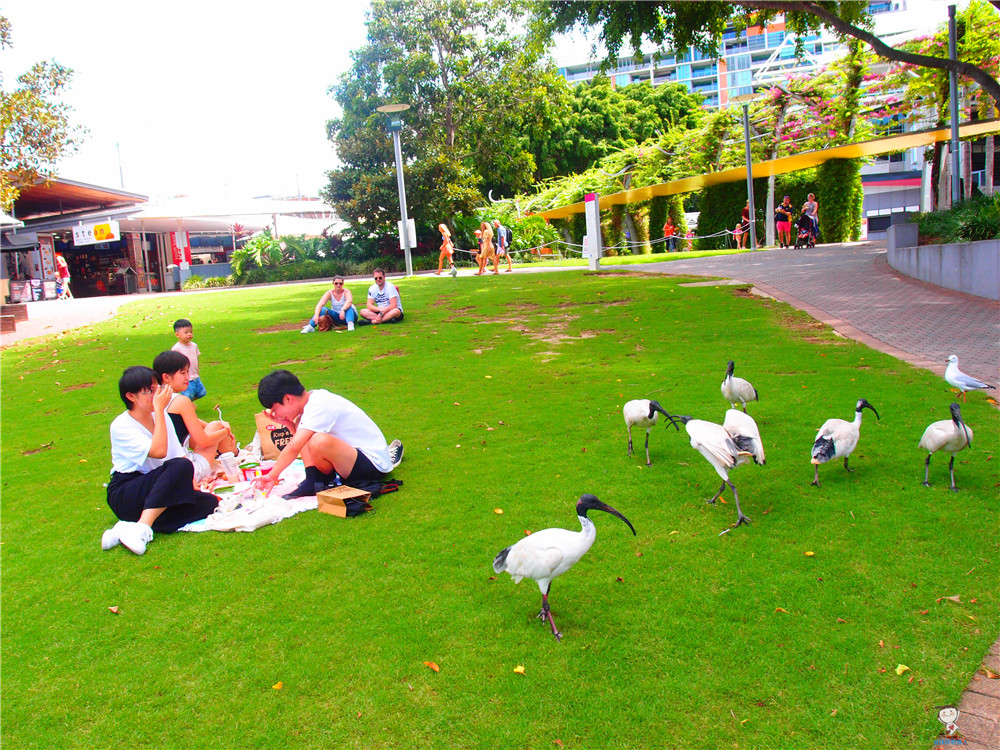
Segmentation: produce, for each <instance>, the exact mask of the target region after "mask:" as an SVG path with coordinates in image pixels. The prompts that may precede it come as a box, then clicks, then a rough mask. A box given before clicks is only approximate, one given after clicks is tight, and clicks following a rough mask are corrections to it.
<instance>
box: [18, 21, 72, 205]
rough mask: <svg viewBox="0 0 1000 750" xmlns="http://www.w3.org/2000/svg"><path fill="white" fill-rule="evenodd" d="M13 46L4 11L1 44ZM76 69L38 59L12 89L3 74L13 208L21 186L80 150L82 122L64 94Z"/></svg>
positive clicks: (46, 174)
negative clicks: (62, 97) (74, 118)
mask: <svg viewBox="0 0 1000 750" xmlns="http://www.w3.org/2000/svg"><path fill="white" fill-rule="evenodd" d="M10 46H11V31H10V23H9V21H8V20H7V19H6V18H4V17H2V16H0V49H5V48H8V47H10ZM72 77H73V71H72V70H71V69H70V68H67V67H64V66H62V65H60V64H59V63H57V62H55V61H54V60H52V61H47V62H38V63H35V64H34V65H32V66H31V69H30V70H28V71H27V72H25V73H22V74H21V75H20V76H18V78H17V87H16V88H14V89H12V90H11V91H7V90H6V88H5V87H3V86H2V84H3V78H2V76H0V207H2V208H3V210H4V211H10V209H11V207H12V206H13V205H14V201H15V200H16V199H17V196H18V194H19V193H20V191H21V188H22V187H24V186H26V185H32V184H34V183H35V182H36V181H37V180H38V179H39V178H40V177H41V178H46V177H51V176H53V175H54V174H55V165H56V163H57V162H58V161H59V160H60V159H61V158H62V157H64V156H67V155H69V154H70V153H72V152H73V151H75V150H76V148H77V147H78V145H79V143H80V141H81V140H82V138H83V135H84V131H83V129H82V128H79V127H77V126H74V125H72V124H71V123H70V120H69V114H70V111H71V108H70V107H69V105H67V104H65V103H63V102H60V101H59V96H60V95H61V94H62V93H63V91H64V90H65V89H66V88H67V87H68V86H69V83H70V80H71V79H72Z"/></svg>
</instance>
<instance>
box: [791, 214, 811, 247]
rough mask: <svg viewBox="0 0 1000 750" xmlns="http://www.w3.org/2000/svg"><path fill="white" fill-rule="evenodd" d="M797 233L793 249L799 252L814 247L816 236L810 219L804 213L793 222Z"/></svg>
mask: <svg viewBox="0 0 1000 750" xmlns="http://www.w3.org/2000/svg"><path fill="white" fill-rule="evenodd" d="M795 226H796V227H797V228H798V232H797V233H796V236H795V249H796V250H801V249H802V248H804V247H816V235H815V233H814V230H815V227H813V222H812V219H810V218H809V215H808V214H806V213H805V212H803V213H802V215H801V216H800V217H799V218H798V220H797V221H796V222H795Z"/></svg>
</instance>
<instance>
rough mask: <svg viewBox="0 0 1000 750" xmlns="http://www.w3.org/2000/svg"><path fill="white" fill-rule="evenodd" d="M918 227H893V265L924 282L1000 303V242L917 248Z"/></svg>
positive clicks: (890, 246)
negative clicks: (999, 301)
mask: <svg viewBox="0 0 1000 750" xmlns="http://www.w3.org/2000/svg"><path fill="white" fill-rule="evenodd" d="M916 229H917V225H916V224H900V225H893V226H890V227H889V231H888V237H887V245H888V257H887V260H888V261H889V265H890V266H891V267H892V268H894V269H896V270H897V271H899V272H900V273H903V274H906V275H907V276H912V277H913V278H915V279H919V280H920V281H927V282H930V283H931V284H937V285H938V286H943V287H944V288H946V289H954V290H955V291H956V292H965V293H966V294H974V295H975V296H977V297H985V298H987V299H994V300H1000V240H984V241H982V242H963V243H958V244H954V245H920V246H916V247H915V246H914V245H916V240H917V232H916Z"/></svg>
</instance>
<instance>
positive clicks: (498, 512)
mask: <svg viewBox="0 0 1000 750" xmlns="http://www.w3.org/2000/svg"><path fill="white" fill-rule="evenodd" d="M493 512H494V513H496V514H497V515H498V516H502V515H503V508H494V509H493Z"/></svg>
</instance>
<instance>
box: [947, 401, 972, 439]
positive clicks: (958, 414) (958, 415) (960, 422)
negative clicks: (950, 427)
mask: <svg viewBox="0 0 1000 750" xmlns="http://www.w3.org/2000/svg"><path fill="white" fill-rule="evenodd" d="M950 409H951V421H952V422H954V423H955V424H956V425H957V426H958V427H961V428H962V432H964V433H965V443H966V445H968V446H969V447H970V448H971V447H972V439H971V438H970V437H969V428H968V427H966V426H965V420H964V419H962V407H960V406H959V405H958V404H952V405H951V407H950Z"/></svg>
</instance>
